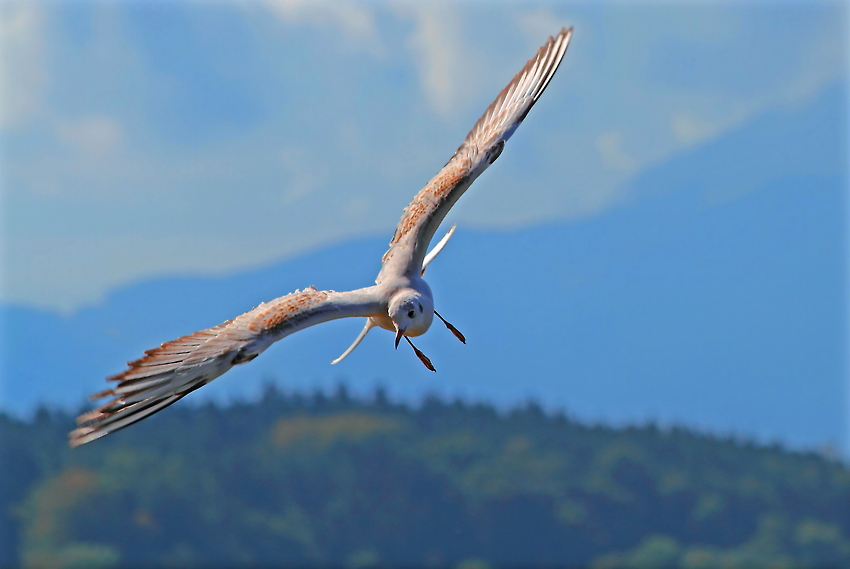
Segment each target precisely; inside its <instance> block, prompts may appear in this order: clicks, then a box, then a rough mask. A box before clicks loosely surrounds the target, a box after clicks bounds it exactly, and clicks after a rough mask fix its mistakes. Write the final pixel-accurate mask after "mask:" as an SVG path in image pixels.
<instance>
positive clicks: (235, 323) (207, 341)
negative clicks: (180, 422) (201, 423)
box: [70, 287, 381, 446]
mask: <svg viewBox="0 0 850 569" xmlns="http://www.w3.org/2000/svg"><path fill="white" fill-rule="evenodd" d="M380 309H381V298H380V295H379V294H378V292H377V291H376V290H375V287H370V288H366V289H359V290H355V291H351V292H334V291H331V290H316V289H315V288H312V287H311V288H307V289H305V290H298V291H295V292H293V293H291V294H288V295H286V296H282V297H280V298H278V299H276V300H272V301H271V302H265V303H263V304H260V305H259V306H258V307H256V308H255V309H253V310H251V311H249V312H246V313H245V314H242V315H241V316H237V317H236V318H234V319H232V320H228V321H227V322H224V323H222V324H219V325H218V326H214V327H212V328H208V329H206V330H201V331H200V332H195V333H194V334H189V335H188V336H183V337H182V338H178V339H176V340H172V341H171V342H166V343H164V344H162V345H161V346H159V347H158V348H154V349H152V350H147V351H146V352H145V354H146V355H145V356H144V357H142V358H140V359H138V360H135V361H132V362H129V363H128V364H127V365H128V367H129V369H127V370H126V371H124V372H122V373H120V374H118V375H116V376H113V377H110V378H108V379H107V381H113V382H116V385H115V386H114V387H112V388H111V389H107V390H106V391H103V392H100V393H97V394H95V395H94V396H92V397H93V398H96V399H99V398H101V397H112V400H110V401H109V402H107V403H106V404H104V405H102V406H101V407H99V408H97V409H95V410H94V411H90V412H88V413H85V414H83V415H81V416H80V417H79V418H78V419H77V428H76V429H75V430H74V431H72V432H71V433H70V443H71V446H77V445H81V444H83V443H87V442H90V441H93V440H95V439H99V438H100V437H103V436H105V435H108V434H109V433H111V432H114V431H117V430H119V429H122V428H124V427H126V426H128V425H131V424H133V423H135V422H136V421H140V420H141V419H144V418H145V417H147V416H148V415H151V414H153V413H156V412H157V411H159V410H161V409H164V408H165V407H168V406H169V405H171V404H172V403H174V402H176V401H178V400H180V399H182V398H183V397H185V396H186V395H188V394H189V393H191V392H192V391H194V390H196V389H198V388H199V387H203V386H204V385H206V384H207V383H209V382H211V381H212V380H213V379H215V378H217V377H218V376H220V375H222V374H223V373H225V372H226V371H228V370H229V369H230V368H232V367H233V366H235V365H238V364H241V363H245V362H249V361H251V360H252V359H254V358H255V357H257V356H258V355H259V354H260V353H262V352H263V350H265V349H266V348H267V347H269V346H270V345H271V344H272V343H274V342H276V341H277V340H280V339H281V338H284V337H286V336H288V335H290V334H292V333H294V332H297V331H299V330H303V329H304V328H307V327H308V326H313V325H314V324H319V323H321V322H327V321H328V320H334V319H336V318H345V317H351V316H370V315H373V314H375V313H376V312H378V311H380Z"/></svg>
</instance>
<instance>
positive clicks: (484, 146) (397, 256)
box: [378, 28, 573, 282]
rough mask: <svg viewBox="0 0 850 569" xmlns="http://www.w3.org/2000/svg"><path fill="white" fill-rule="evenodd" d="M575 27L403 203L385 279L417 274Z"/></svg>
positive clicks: (530, 65)
mask: <svg viewBox="0 0 850 569" xmlns="http://www.w3.org/2000/svg"><path fill="white" fill-rule="evenodd" d="M572 34H573V29H572V28H570V29H569V30H566V29H561V32H560V33H559V34H558V36H557V37H555V38H553V37H551V36H550V37H549V40H548V41H547V42H546V43H545V44H543V46H542V47H541V48H540V49H539V50H538V51H537V54H536V55H535V56H534V57H533V58H531V59H529V60H528V61H527V62H526V64H525V65H524V66H523V68H522V69H520V71H519V73H517V74H516V75H514V78H513V79H512V80H511V81H510V83H508V84H507V86H505V88H504V89H502V92H501V93H499V95H498V96H497V97H496V100H495V101H493V102H492V103H491V104H490V106H489V107H487V110H486V111H484V114H483V115H482V116H481V118H480V119H478V122H476V123H475V126H473V127H472V130H470V131H469V134H467V135H466V138H465V139H464V141H463V143H462V144H461V145H460V147H459V148H458V149H457V151H456V152H455V153H454V155H453V156H452V157H451V159H450V160H449V161H448V163H447V164H446V165H445V166H444V167H443V169H442V170H440V171H439V172H438V173H437V175H436V176H434V177H433V178H432V179H431V181H430V182H428V183H427V184H426V185H425V187H424V188H422V189H421V190H420V191H419V193H418V194H416V196H415V197H414V198H413V201H411V202H410V204H409V205H408V206H407V207H406V208H404V213H402V216H401V220H400V221H399V223H398V226H397V227H396V230H395V233H394V234H393V238H392V240H391V241H390V248H389V249H388V250H387V252H386V253H385V254H384V257H383V259H382V261H383V266H382V268H381V273H380V274H379V275H378V282H381V280H383V278H385V277H386V276H387V275H392V274H396V273H405V274H418V273H419V272H421V270H422V263H423V260H424V258H425V251H426V250H427V248H428V244H429V243H430V242H431V239H432V238H433V237H434V233H435V232H436V231H437V227H439V225H440V223H441V222H442V221H443V219H444V218H445V217H446V214H447V213H448V212H449V210H450V209H451V208H452V206H453V205H454V204H455V202H457V200H458V199H459V198H460V196H461V195H463V192H465V191H466V189H467V188H468V187H469V186H470V185H471V184H472V182H474V181H475V179H476V178H477V177H478V176H480V175H481V173H482V172H484V170H486V169H487V167H488V166H490V164H492V163H493V162H495V160H496V158H498V157H499V155H500V154H501V153H502V148H503V147H504V144H505V142H506V141H507V140H508V139H509V138H510V137H511V135H512V134H513V133H514V131H515V130H516V129H517V127H518V126H519V125H520V123H522V121H523V119H525V117H526V115H528V111H530V110H531V107H533V106H534V103H536V102H537V100H538V99H539V98H540V95H542V94H543V91H544V90H545V89H546V86H547V85H548V84H549V81H551V80H552V77H553V76H554V75H555V71H557V70H558V65H560V63H561V59H562V58H563V57H564V53H566V51H567V46H568V45H569V43H570V38H571V37H572Z"/></svg>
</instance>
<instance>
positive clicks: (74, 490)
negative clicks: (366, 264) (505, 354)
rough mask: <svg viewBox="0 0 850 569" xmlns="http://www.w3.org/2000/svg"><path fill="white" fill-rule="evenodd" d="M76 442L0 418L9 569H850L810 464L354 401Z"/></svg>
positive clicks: (699, 441)
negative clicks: (169, 568)
mask: <svg viewBox="0 0 850 569" xmlns="http://www.w3.org/2000/svg"><path fill="white" fill-rule="evenodd" d="M72 423H73V421H72V419H71V418H70V417H69V416H65V415H56V414H51V413H48V412H40V413H39V414H38V415H37V416H36V418H35V419H34V420H33V421H32V422H31V423H24V422H20V421H17V420H14V419H12V418H10V417H8V416H0V443H2V447H0V452H2V469H0V471H1V472H2V476H3V479H2V484H0V505H2V516H3V518H2V520H3V523H2V528H0V529H2V536H0V557H2V558H0V564H2V565H3V566H10V565H24V566H39V567H42V566H43V567H63V566H80V567H98V566H120V567H129V566H140V567H153V566H164V565H181V566H200V567H217V566H218V567H234V566H290V567H305V566H321V567H332V566H339V567H343V566H344V567H365V566H375V565H377V566H393V567H400V566H404V567H424V566H438V567H439V566H448V567H461V566H462V567H467V568H471V567H487V566H490V567H556V566H557V567H568V566H571V567H597V568H604V567H665V566H667V567H693V568H698V567H700V568H702V567H704V568H708V567H767V566H770V567H775V568H779V567H798V566H801V567H850V515H848V512H850V469H848V468H847V466H845V465H843V464H841V463H840V462H838V461H832V460H829V459H826V458H823V457H821V456H819V455H816V454H800V453H791V452H787V451H785V450H783V449H781V448H778V447H764V446H757V445H753V444H746V443H741V442H736V441H734V440H731V439H718V438H712V437H709V436H705V435H700V434H695V433H692V432H689V431H686V430H680V429H658V428H655V427H653V426H644V427H639V428H625V429H613V428H607V427H598V426H595V427H594V426H587V425H583V424H579V423H576V422H573V421H571V420H569V419H568V418H565V417H564V416H552V415H547V414H544V413H543V412H542V411H541V410H540V408H538V407H536V406H535V405H528V406H526V407H523V408H520V409H517V410H515V411H513V412H511V413H508V414H502V413H497V412H496V411H495V410H494V409H493V408H490V407H487V406H482V405H473V406H470V405H465V404H463V403H459V402H453V403H447V402H442V401H440V400H437V399H431V400H427V401H426V402H425V403H424V404H423V405H422V406H421V407H420V408H417V409H411V408H409V407H405V406H400V405H394V404H391V403H389V402H388V401H387V400H386V397H383V396H382V395H381V394H380V393H378V394H377V395H376V397H375V399H374V400H370V401H368V402H366V401H358V400H352V399H351V398H349V397H348V396H347V395H346V392H345V390H344V389H340V391H339V392H338V393H337V394H336V395H335V396H333V397H324V396H322V395H315V396H310V397H301V396H297V395H295V396H285V395H282V394H280V393H278V392H275V391H273V390H270V391H268V392H267V394H266V396H265V397H264V398H263V399H262V400H261V401H259V402H258V403H254V404H234V405H231V406H228V407H226V408H221V407H215V406H212V405H209V406H206V407H199V408H193V407H191V406H187V405H178V406H177V407H176V408H171V409H168V410H166V411H164V412H163V413H161V414H159V415H157V416H156V417H152V418H151V419H149V420H146V421H144V422H142V423H140V424H138V425H135V426H133V427H131V428H129V429H126V430H124V431H122V432H120V433H117V434H115V435H112V436H109V437H106V438H105V439H102V440H99V441H96V442H94V443H92V444H89V445H85V446H83V447H80V448H78V449H73V450H72V449H69V448H68V447H67V445H66V434H67V431H68V430H69V429H70V428H71V427H72Z"/></svg>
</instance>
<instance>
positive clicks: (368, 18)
mask: <svg viewBox="0 0 850 569" xmlns="http://www.w3.org/2000/svg"><path fill="white" fill-rule="evenodd" d="M264 4H265V6H266V7H267V8H268V9H269V10H270V11H271V12H272V13H273V14H274V15H275V16H277V17H278V18H279V19H280V20H281V21H283V22H287V23H290V24H311V25H314V26H321V27H331V28H335V29H338V30H340V31H342V32H343V34H345V36H346V37H347V38H348V39H349V40H351V41H352V42H353V43H355V44H357V45H359V46H361V47H364V48H366V49H368V50H371V51H374V52H380V49H381V48H380V42H379V38H378V28H377V25H376V23H375V13H374V9H373V8H372V7H371V6H370V5H369V4H366V3H364V2H352V1H348V0H265V1H264Z"/></svg>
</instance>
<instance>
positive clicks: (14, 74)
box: [0, 1, 48, 129]
mask: <svg viewBox="0 0 850 569" xmlns="http://www.w3.org/2000/svg"><path fill="white" fill-rule="evenodd" d="M44 19H45V14H44V9H43V7H42V6H41V5H40V4H38V3H37V2H14V1H11V2H3V3H2V4H0V64H2V68H0V81H2V83H0V85H2V87H0V89H2V91H1V92H2V96H0V128H4V129H7V128H9V127H14V126H19V125H20V124H22V123H25V122H27V121H28V120H30V119H31V118H32V117H33V115H35V114H36V111H37V110H38V109H39V107H40V106H41V105H42V104H43V90H44V88H45V86H46V85H47V82H48V73H47V69H46V68H45V65H44Z"/></svg>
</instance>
